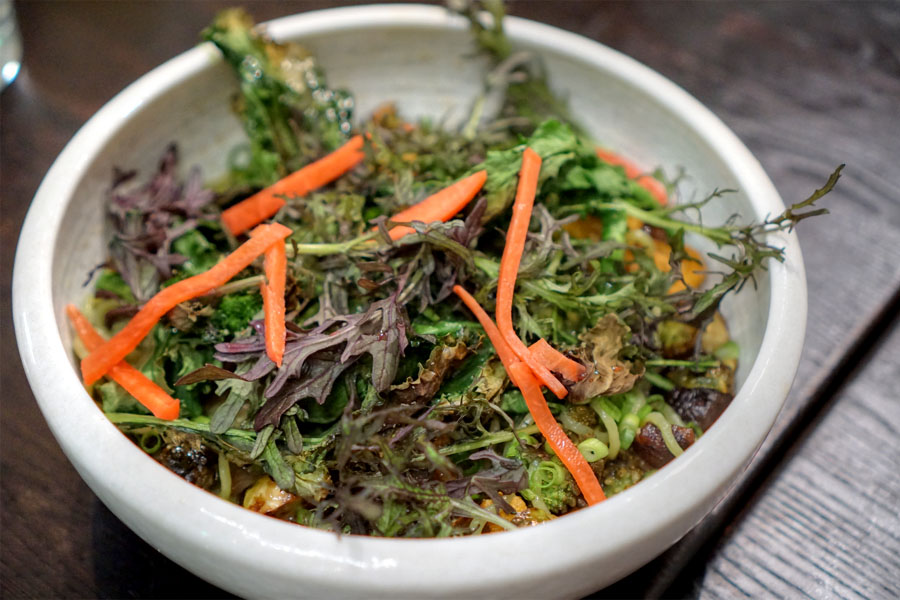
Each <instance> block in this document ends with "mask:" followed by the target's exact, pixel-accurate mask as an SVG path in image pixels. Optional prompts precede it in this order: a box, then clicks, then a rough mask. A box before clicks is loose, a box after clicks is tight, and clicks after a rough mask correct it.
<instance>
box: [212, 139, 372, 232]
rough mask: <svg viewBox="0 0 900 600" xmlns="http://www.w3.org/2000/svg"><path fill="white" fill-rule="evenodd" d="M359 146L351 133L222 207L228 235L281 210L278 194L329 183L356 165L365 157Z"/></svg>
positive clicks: (302, 192)
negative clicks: (314, 158) (323, 152)
mask: <svg viewBox="0 0 900 600" xmlns="http://www.w3.org/2000/svg"><path fill="white" fill-rule="evenodd" d="M362 146H363V136H361V135H355V136H353V137H352V138H350V140H349V141H348V142H347V143H346V144H344V145H343V146H341V147H340V148H338V149H337V150H335V151H334V152H332V153H331V154H328V155H327V156H324V157H322V158H320V159H319V160H317V161H315V162H311V163H309V164H308V165H306V166H305V167H303V168H302V169H299V170H297V171H294V172H293V173H291V174H290V175H288V176H287V177H285V178H284V179H281V180H279V181H277V182H275V183H274V184H272V185H270V186H269V187H267V188H266V189H264V190H261V191H259V192H257V193H255V194H253V195H252V196H250V197H249V198H246V199H244V200H242V201H240V202H238V203H237V204H235V205H234V206H232V207H229V208H226V209H225V210H223V211H222V222H223V223H224V224H225V226H226V227H227V228H228V231H230V232H231V233H232V235H239V234H241V233H244V232H245V231H247V230H248V229H250V228H252V227H254V226H256V225H258V224H260V223H262V222H263V221H265V220H266V219H268V218H269V217H271V216H272V215H274V214H275V213H277V212H278V211H279V210H281V207H283V206H284V204H285V202H284V199H283V198H282V196H286V195H293V196H303V195H306V194H308V193H309V192H311V191H313V190H315V189H318V188H320V187H322V186H323V185H325V184H327V183H331V182H332V181H334V180H335V179H337V178H338V177H340V176H341V175H343V174H344V173H346V172H347V171H349V170H350V169H352V168H353V167H355V166H356V165H358V164H359V163H360V162H361V161H362V159H363V158H364V157H365V154H364V153H363V151H362Z"/></svg>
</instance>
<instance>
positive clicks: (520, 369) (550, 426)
mask: <svg viewBox="0 0 900 600" xmlns="http://www.w3.org/2000/svg"><path fill="white" fill-rule="evenodd" d="M506 372H507V373H509V377H510V379H512V381H513V383H515V384H516V386H517V387H518V388H519V390H521V392H522V396H523V397H524V398H525V404H526V405H528V411H529V412H530V413H531V416H532V417H533V418H534V423H535V425H537V426H538V429H540V431H541V435H543V436H544V439H545V440H547V443H548V444H550V447H551V448H553V451H554V452H556V455H557V456H558V457H559V460H561V461H562V463H563V464H564V465H565V466H566V468H567V469H568V470H569V473H571V474H572V477H574V478H575V483H576V484H578V489H580V490H581V494H582V495H583V496H584V499H585V500H586V501H587V503H588V504H591V505H593V504H597V503H598V502H602V501H603V500H606V494H604V493H603V488H602V487H601V486H600V481H598V480H597V475H596V474H594V470H593V469H592V468H591V465H590V464H589V463H588V461H587V460H585V458H584V456H583V455H582V454H581V451H579V450H578V447H577V446H575V444H573V443H572V440H570V439H569V436H567V435H566V432H565V431H563V430H562V427H560V426H559V423H557V422H556V419H555V418H554V417H553V413H551V412H550V407H548V406H547V401H546V400H544V394H542V393H541V387H540V384H539V383H538V380H537V379H535V377H534V375H533V374H532V372H531V369H529V368H528V365H526V364H525V363H522V362H516V363H513V364H511V365H509V366H508V367H506Z"/></svg>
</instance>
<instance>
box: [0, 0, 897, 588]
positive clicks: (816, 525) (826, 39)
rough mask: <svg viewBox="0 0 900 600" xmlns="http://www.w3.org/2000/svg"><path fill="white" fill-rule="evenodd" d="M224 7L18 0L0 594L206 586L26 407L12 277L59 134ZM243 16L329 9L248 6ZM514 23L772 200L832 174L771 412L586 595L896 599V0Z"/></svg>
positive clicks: (526, 5) (596, 10) (637, 11)
mask: <svg viewBox="0 0 900 600" xmlns="http://www.w3.org/2000/svg"><path fill="white" fill-rule="evenodd" d="M227 4H228V3H226V2H220V1H208V2H207V1H204V2H199V1H195V2H175V1H157V2H21V3H18V4H17V9H18V11H19V18H20V24H21V29H22V34H23V37H24V44H25V61H24V67H23V71H22V73H21V75H20V76H19V79H18V80H17V81H16V82H15V83H14V84H13V85H12V86H11V87H10V88H9V89H7V90H6V91H4V92H3V93H2V95H0V199H2V211H0V212H2V225H0V228H2V229H0V230H2V242H0V249H2V259H0V268H2V276H0V304H2V310H0V319H2V321H0V323H2V325H0V327H2V330H0V331H2V341H0V344H2V360H0V368H2V397H0V411H2V429H0V459H2V462H0V466H2V472H0V477H2V487H0V490H2V492H0V501H2V513H0V516H2V522H0V536H2V538H0V596H3V597H9V598H13V597H40V598H44V597H67V598H77V597H103V598H107V597H139V598H155V597H224V596H227V594H226V593H225V592H223V591H222V590H219V589H217V588H214V587H212V586H210V585H209V584H207V583H205V582H204V581H202V580H200V579H198V578H196V577H194V576H193V575H191V574H190V573H188V572H186V571H184V570H183V569H181V568H180V567H178V566H177V565H175V564H173V563H171V562H170V561H169V560H167V559H166V558H164V557H163V556H162V555H160V554H159V553H157V552H156V551H155V550H153V549H152V548H150V547H149V546H148V545H147V544H145V543H144V542H142V541H141V540H140V539H139V538H138V537H136V536H135V535H134V534H133V533H131V532H130V531H129V530H128V529H127V528H126V527H125V526H124V525H122V524H121V523H120V522H119V521H118V520H117V519H116V518H115V517H114V516H112V515H111V514H110V513H109V511H107V510H106V508H105V507H104V506H103V505H102V504H101V503H100V502H99V501H98V500H97V499H96V498H95V497H94V495H93V494H92V493H91V491H90V490H89V489H88V488H87V486H86V485H85V484H84V483H82V481H81V479H80V478H79V477H78V475H77V474H76V472H75V471H74V469H73V468H72V467H71V466H70V465H69V463H68V462H67V460H66V458H65V457H64V456H63V454H62V453H61V451H60V450H59V448H58V447H57V445H56V443H55V441H54V440H53V438H52V436H51V435H50V432H49V430H48V429H47V427H46V425H45V424H44V421H43V419H42V417H41V415H40V413H39V411H38V409H37V405H36V404H35V402H34V401H33V398H32V395H31V392H30V390H29V388H28V385H27V382H26V381H25V376H24V374H23V372H22V368H21V365H20V363H19V359H18V352H17V350H16V346H15V340H14V336H13V332H12V321H11V308H10V278H11V271H12V264H13V257H14V248H15V243H16V238H17V236H18V231H19V228H20V226H21V223H22V220H23V218H24V216H25V212H26V210H27V208H28V204H29V202H30V200H31V198H32V196H33V195H34V192H35V190H36V189H37V186H38V184H39V182H40V180H41V178H42V177H43V175H44V173H45V172H46V171H47V169H48V168H49V167H50V164H51V162H52V161H53V159H54V158H55V157H56V155H57V154H58V153H59V152H60V151H61V150H62V148H63V146H64V145H65V143H66V142H67V141H68V140H69V138H70V137H71V136H72V135H73V134H74V133H75V131H76V130H77V129H78V127H80V126H81V125H82V124H83V123H84V122H85V121H86V120H87V119H88V117H90V116H91V115H92V114H93V113H94V112H95V111H96V110H97V109H98V108H100V106H101V105H102V104H103V103H104V102H106V101H107V100H109V99H110V98H111V97H112V96H113V95H114V94H115V93H116V92H118V91H119V90H120V89H122V88H123V87H124V86H125V85H126V84H128V83H129V82H131V81H133V80H134V79H135V78H137V77H138V76H139V75H141V74H142V73H144V72H146V71H148V70H150V69H151V68H153V67H155V66H157V65H158V64H160V63H161V62H163V61H165V60H166V59H168V58H171V57H172V56H174V55H176V54H177V53H179V52H181V51H183V50H186V49H188V48H190V47H191V46H192V45H194V44H195V43H196V41H197V32H198V31H199V30H200V28H201V27H202V26H203V25H205V24H206V23H207V22H209V21H210V19H211V18H212V16H213V14H214V13H215V12H216V11H217V10H218V9H219V8H222V7H224V6H226V5H227ZM249 4H250V9H251V11H252V12H253V13H254V14H255V15H256V17H257V18H258V19H260V20H264V19H269V18H274V17H276V16H279V15H284V14H290V13H294V12H302V11H307V10H313V9H317V8H322V7H326V6H330V5H334V4H348V3H347V2H318V1H316V2H313V1H306V2H281V3H275V2H258V1H255V2H252V3H249ZM511 6H512V10H511V12H512V13H513V14H517V15H520V16H524V17H527V18H532V19H536V20H540V21H544V22H548V23H551V24H553V25H557V26H560V27H562V28H565V29H568V30H571V31H575V32H578V33H580V34H583V35H585V36H588V37H590V38H593V39H595V40H598V41H600V42H602V43H604V44H607V45H609V46H612V47H614V48H617V49H619V50H621V51H623V52H625V53H627V54H630V55H631V56H634V57H635V58H637V59H638V60H640V61H642V62H644V63H646V64H647V65H649V66H651V67H652V68H654V69H656V70H658V71H659V72H661V73H663V74H664V75H666V76H668V77H669V78H671V79H672V80H674V81H675V82H677V83H679V84H680V85H682V86H683V87H685V88H686V89H687V90H688V91H689V92H691V93H692V94H694V95H695V96H696V97H697V98H699V99H700V101H701V102H703V103H705V104H706V105H707V106H709V107H710V108H711V109H712V110H713V111H714V112H715V113H717V114H718V115H719V116H720V117H721V118H722V119H724V120H725V122H726V123H727V124H728V125H729V126H730V127H731V128H732V129H734V131H735V132H736V133H737V134H738V135H739V136H740V137H741V138H742V139H743V140H744V141H745V143H746V144H747V145H748V146H749V147H750V149H751V150H752V151H753V152H754V153H755V154H756V156H757V157H758V158H759V159H760V161H761V162H762V163H763V166H764V167H765V168H766V169H767V171H768V172H769V174H770V176H771V177H772V179H773V180H774V182H775V184H776V186H777V187H778V189H779V191H780V192H781V194H782V196H783V197H784V198H785V199H786V200H795V199H799V198H801V197H805V196H806V195H807V193H808V192H809V191H811V190H812V189H813V188H814V187H815V186H817V185H818V184H819V183H820V182H821V181H822V180H823V178H824V176H825V175H827V174H828V173H830V172H831V170H832V169H833V168H834V166H835V165H837V164H839V163H842V162H846V163H847V164H848V166H847V168H846V170H845V175H844V178H843V179H842V180H841V183H840V186H839V189H838V190H837V191H836V192H835V193H834V194H833V195H832V196H831V197H830V198H829V199H828V205H829V207H830V208H831V210H832V213H833V214H832V216H830V217H828V218H822V219H815V220H813V221H810V222H808V223H804V224H803V225H802V226H801V228H800V238H801V242H802V246H803V252H804V256H805V259H806V264H807V269H808V275H809V290H810V302H809V327H808V334H807V340H806V350H805V353H804V356H803V360H802V364H801V366H800V372H799V374H798V377H797V380H796V382H795V385H794V389H793V391H792V393H791V396H790V398H789V400H788V403H787V406H786V408H785V410H784V412H783V414H782V416H781V418H780V419H779V421H778V424H777V426H776V428H775V430H774V431H773V432H772V434H771V435H770V437H769V440H768V441H767V442H766V444H765V446H764V447H763V449H762V450H761V452H760V454H759V455H758V457H757V459H756V460H755V461H754V463H753V465H752V466H751V467H750V468H749V469H748V471H747V473H745V475H744V477H743V478H742V479H741V480H740V482H739V483H738V485H737V486H736V487H735V489H734V490H733V492H732V493H731V494H730V495H729V497H728V498H727V499H726V500H725V501H723V502H722V504H720V505H719V507H718V508H717V509H716V510H715V511H714V512H713V513H712V514H711V515H710V516H709V518H707V519H706V520H705V521H704V522H703V523H702V524H701V525H700V526H698V527H697V528H696V529H695V530H693V531H692V532H691V533H689V534H688V535H687V536H686V537H685V538H684V539H682V541H681V542H679V544H677V545H676V546H675V547H673V548H672V549H670V550H669V551H667V552H666V553H664V554H663V555H662V556H661V557H659V558H658V559H657V560H655V561H654V562H652V563H650V564H649V565H647V566H646V567H644V568H642V569H641V570H639V571H637V572H636V573H635V574H633V575H631V576H630V577H628V578H626V579H625V580H623V581H621V582H619V583H618V584H615V585H614V586H612V587H610V588H607V589H606V590H602V591H600V592H598V593H597V597H658V596H665V597H682V596H689V597H695V596H702V597H704V598H706V597H710V598H715V597H736V596H754V597H757V596H776V597H802V596H809V597H814V598H832V597H834V598H858V597H862V598H896V597H898V596H900V516H898V512H900V477H898V472H900V402H898V400H897V397H898V396H897V389H898V388H900V324H898V323H900V320H898V312H900V4H898V3H896V2H884V3H872V2H869V3H865V2H844V3H841V2H821V3H806V2H729V3H713V2H681V1H667V2H623V3H618V2H595V1H588V0H581V1H559V2H549V1H548V2H543V1H537V0H534V1H522V2H512V3H511Z"/></svg>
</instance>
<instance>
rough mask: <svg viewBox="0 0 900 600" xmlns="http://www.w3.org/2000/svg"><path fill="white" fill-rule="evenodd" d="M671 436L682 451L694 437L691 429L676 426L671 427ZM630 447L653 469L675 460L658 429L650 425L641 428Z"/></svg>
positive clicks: (691, 442)
mask: <svg viewBox="0 0 900 600" xmlns="http://www.w3.org/2000/svg"><path fill="white" fill-rule="evenodd" d="M672 434H673V435H674V436H675V441H677V442H678V445H679V446H681V448H682V449H686V448H687V447H688V446H690V445H691V444H693V443H694V439H695V437H696V435H695V434H694V430H693V429H691V428H690V427H679V426H678V425H672ZM632 447H633V448H634V451H635V452H637V454H638V456H640V457H641V458H643V459H644V461H646V463H647V464H648V465H650V466H651V467H653V468H654V469H658V468H660V467H662V466H665V465H666V464H667V463H668V462H669V461H670V460H672V459H673V458H675V457H674V456H673V455H672V453H671V452H669V449H668V448H667V447H666V443H665V441H663V436H662V433H661V432H660V431H659V428H658V427H657V426H656V425H654V424H652V423H647V424H646V425H644V426H643V427H641V430H640V431H639V432H638V434H637V437H635V438H634V445H633V446H632Z"/></svg>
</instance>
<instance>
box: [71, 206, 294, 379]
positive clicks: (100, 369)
mask: <svg viewBox="0 0 900 600" xmlns="http://www.w3.org/2000/svg"><path fill="white" fill-rule="evenodd" d="M258 229H259V231H258V232H257V231H255V232H254V234H253V235H252V237H251V238H250V239H249V240H247V241H246V242H244V243H243V244H241V245H240V246H239V247H238V248H237V249H236V250H235V251H234V252H232V253H231V254H229V255H228V256H226V257H225V258H223V259H222V260H221V261H219V263H218V264H216V265H215V266H214V267H213V268H211V269H210V270H208V271H206V272H205V273H201V274H199V275H194V276H193V277H188V278H187V279H182V280H181V281H179V282H177V283H174V284H172V285H170V286H169V287H167V288H165V289H163V290H160V291H159V293H157V294H156V295H155V296H153V298H151V299H150V300H148V301H147V303H146V304H144V306H143V307H141V309H140V310H139V311H138V312H137V314H136V315H134V317H132V319H131V320H130V321H129V322H128V324H127V325H125V327H124V328H123V329H122V330H121V331H119V333H117V334H116V335H114V336H113V337H111V338H110V339H109V340H107V341H106V342H104V343H103V345H102V346H100V347H99V348H97V349H95V350H92V351H91V353H90V354H89V355H88V356H86V357H85V359H84V360H82V361H81V375H82V377H83V378H84V382H85V384H87V385H90V384H92V383H94V382H95V381H97V380H98V379H100V378H101V377H102V376H103V375H105V374H106V372H107V371H109V369H110V368H111V367H112V366H113V365H115V364H117V363H118V362H120V361H122V360H124V359H125V357H126V356H127V355H128V353H129V352H131V351H132V350H134V349H135V348H136V347H137V345H138V344H140V343H141V340H142V339H144V337H146V336H147V334H148V333H150V331H151V330H152V329H153V327H154V325H156V324H157V323H158V322H159V320H160V319H161V318H162V317H163V316H164V315H165V314H166V313H167V312H169V311H170V310H172V309H173V308H175V307H176V306H177V305H178V304H179V303H181V302H184V301H186V300H190V299H192V298H196V297H197V296H202V295H203V294H206V293H208V292H209V291H211V290H213V289H214V288H217V287H219V286H220V285H223V284H224V283H226V282H227V281H228V280H229V279H231V278H232V277H234V276H235V275H237V274H238V273H240V272H241V271H242V270H243V269H244V268H245V267H247V265H249V264H250V263H252V262H253V261H254V260H255V259H256V258H257V257H258V256H259V255H260V254H262V253H263V252H265V251H266V249H268V248H269V247H270V246H271V245H272V244H274V243H275V242H280V241H282V240H283V239H284V238H286V237H287V236H289V235H290V234H291V230H290V229H289V228H287V227H285V226H284V225H280V224H278V223H273V224H271V225H260V226H259V228H258Z"/></svg>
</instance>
